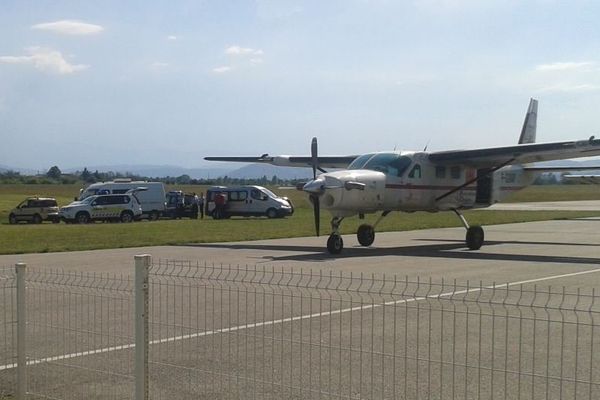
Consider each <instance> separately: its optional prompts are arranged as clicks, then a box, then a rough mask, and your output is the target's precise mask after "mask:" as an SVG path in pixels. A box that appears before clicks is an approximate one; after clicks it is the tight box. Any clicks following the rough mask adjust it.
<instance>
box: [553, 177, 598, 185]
mask: <svg viewBox="0 0 600 400" xmlns="http://www.w3.org/2000/svg"><path fill="white" fill-rule="evenodd" d="M562 179H565V180H566V181H568V182H573V183H591V184H595V185H600V175H563V176H562Z"/></svg>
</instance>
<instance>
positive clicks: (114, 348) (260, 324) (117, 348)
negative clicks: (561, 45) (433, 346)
mask: <svg viewBox="0 0 600 400" xmlns="http://www.w3.org/2000/svg"><path fill="white" fill-rule="evenodd" d="M596 272H600V268H597V269H591V270H586V271H579V272H572V273H568V274H561V275H551V276H545V277H542V278H533V279H527V280H523V281H516V282H508V283H503V284H499V285H493V286H483V287H474V288H468V289H464V290H459V291H452V292H445V293H440V294H436V295H431V296H422V297H411V298H409V299H402V300H394V301H388V302H385V303H377V304H367V305H362V306H357V307H349V308H343V309H340V310H333V311H326V312H320V313H314V314H306V315H299V316H296V317H288V318H281V319H276V320H272V321H263V322H255V323H252V324H246V325H238V326H232V327H230V328H223V329H215V330H210V331H203V332H197V333H191V334H187V335H180V336H172V337H168V338H164V339H156V340H151V341H150V342H149V345H150V346H152V345H155V344H162V343H171V342H178V341H181V340H189V339H195V338H199V337H204V336H211V335H216V334H219V333H229V332H237V331H240V330H244V329H253V328H260V327H263V326H271V325H279V324H284V323H287V322H294V321H302V320H305V319H310V318H321V317H329V316H332V315H337V314H344V313H348V312H353V311H361V310H370V309H375V308H380V307H383V306H391V305H397V304H407V303H413V302H415V301H421V300H426V299H435V298H440V297H448V296H453V295H458V294H467V293H476V292H479V291H482V290H487V289H498V288H504V287H510V286H517V285H525V284H528V283H536V282H543V281H549V280H553V279H560V278H569V277H573V276H579V275H586V274H593V273H596ZM133 348H135V343H131V344H124V345H120V346H112V347H105V348H102V349H96V350H88V351H81V352H77V353H71V354H63V355H58V356H53V357H46V358H40V359H34V360H29V361H27V365H28V366H30V365H38V364H43V363H48V362H53V361H61V360H68V359H71V358H77V357H85V356H92V355H96V354H105V353H111V352H114V351H120V350H129V349H133ZM16 367H17V364H16V363H14V364H6V365H0V371H5V370H10V369H14V368H16Z"/></svg>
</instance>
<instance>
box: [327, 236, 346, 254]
mask: <svg viewBox="0 0 600 400" xmlns="http://www.w3.org/2000/svg"><path fill="white" fill-rule="evenodd" d="M343 248H344V240H343V239H342V237H341V236H340V235H336V234H331V235H329V239H327V251H329V253H330V254H340V253H341V252H342V249H343Z"/></svg>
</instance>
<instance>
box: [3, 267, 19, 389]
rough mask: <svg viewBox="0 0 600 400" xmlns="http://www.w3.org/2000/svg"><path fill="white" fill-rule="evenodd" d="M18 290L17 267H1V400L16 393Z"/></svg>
mask: <svg viewBox="0 0 600 400" xmlns="http://www.w3.org/2000/svg"><path fill="white" fill-rule="evenodd" d="M16 290H17V284H16V274H15V267H14V266H12V267H0V399H1V398H4V397H5V396H9V395H13V394H14V393H15V391H16V371H15V369H14V368H12V367H13V366H14V364H15V363H16V362H17V343H16V337H17V333H16V329H17V305H16V299H17V297H16Z"/></svg>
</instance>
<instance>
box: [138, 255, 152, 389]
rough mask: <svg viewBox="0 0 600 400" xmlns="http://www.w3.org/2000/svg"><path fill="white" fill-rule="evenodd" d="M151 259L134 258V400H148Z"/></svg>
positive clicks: (146, 256) (143, 257)
mask: <svg viewBox="0 0 600 400" xmlns="http://www.w3.org/2000/svg"><path fill="white" fill-rule="evenodd" d="M151 263H152V257H151V256H150V255H148V254H143V255H138V256H135V400H148V270H149V268H150V264H151Z"/></svg>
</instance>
